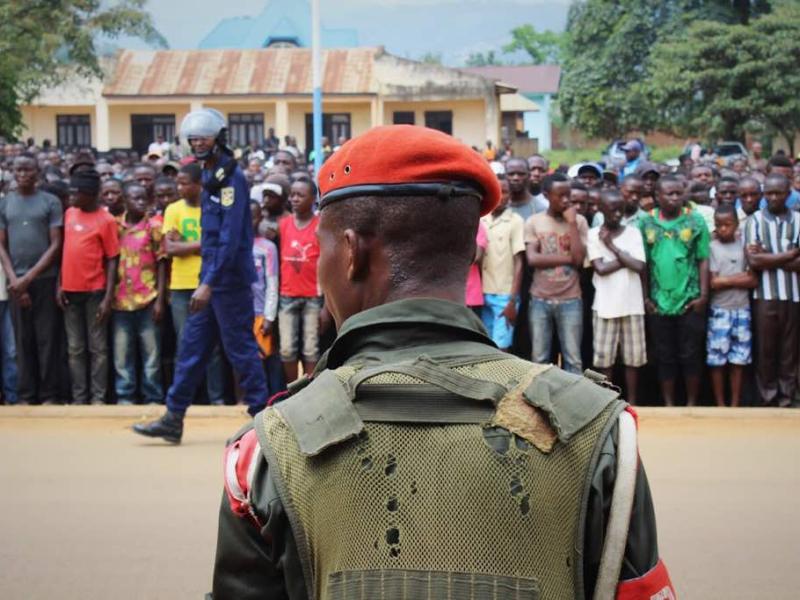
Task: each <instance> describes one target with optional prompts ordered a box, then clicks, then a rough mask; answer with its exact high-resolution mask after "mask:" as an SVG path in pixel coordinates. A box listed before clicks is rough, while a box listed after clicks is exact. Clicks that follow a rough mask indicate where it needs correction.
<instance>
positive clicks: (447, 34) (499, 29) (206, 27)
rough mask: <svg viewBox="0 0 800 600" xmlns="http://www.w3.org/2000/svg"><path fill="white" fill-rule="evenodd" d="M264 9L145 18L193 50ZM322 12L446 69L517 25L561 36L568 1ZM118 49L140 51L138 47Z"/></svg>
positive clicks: (471, 1)
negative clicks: (224, 24) (224, 23)
mask: <svg viewBox="0 0 800 600" xmlns="http://www.w3.org/2000/svg"><path fill="white" fill-rule="evenodd" d="M267 2H268V0H235V1H234V2H229V3H224V4H223V3H220V2H219V1H218V0H171V1H170V2H163V1H161V0H150V1H149V2H148V4H147V10H149V11H150V13H151V14H152V15H153V20H154V22H155V25H156V28H157V29H158V30H159V31H160V32H161V34H162V35H163V36H164V37H165V38H166V39H167V42H168V43H169V46H170V48H177V49H186V48H196V47H197V45H198V43H199V42H200V40H201V39H202V38H203V37H205V36H206V34H207V33H208V32H210V31H211V30H212V29H213V28H214V26H215V25H216V24H217V23H218V22H219V21H220V20H221V19H223V18H226V17H239V16H253V15H256V14H258V13H260V12H261V10H262V9H263V8H264V6H265V5H266V3H267ZM320 4H321V10H322V22H323V24H324V25H325V26H326V27H330V28H353V29H356V30H357V31H358V35H359V41H360V44H361V45H362V46H381V45H382V46H385V47H386V49H387V50H388V51H389V52H391V53H393V54H396V55H398V56H403V57H408V58H418V57H420V56H422V55H423V54H425V53H426V52H432V53H434V54H441V55H442V58H443V59H444V62H445V63H446V64H450V65H458V64H463V61H464V60H465V59H466V57H467V56H468V55H469V54H470V52H481V51H484V52H485V51H487V50H492V49H494V50H499V49H500V47H501V46H502V45H503V44H505V43H507V42H508V41H509V39H510V36H509V31H510V30H511V29H512V28H514V27H515V26H517V25H522V24H525V23H531V24H533V25H534V26H535V27H536V28H537V29H540V30H546V29H551V30H554V31H560V30H563V29H564V26H565V24H566V16H567V9H568V7H569V4H570V0H460V1H459V0H439V1H434V0H320ZM221 7H224V11H220V8H221ZM118 44H119V45H120V46H123V47H127V48H144V47H146V46H145V45H144V44H143V43H142V42H139V41H137V40H120V41H119V42H118ZM510 58H511V59H512V60H513V59H515V58H516V59H520V58H522V57H521V56H517V57H510Z"/></svg>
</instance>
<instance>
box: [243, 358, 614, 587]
mask: <svg viewBox="0 0 800 600" xmlns="http://www.w3.org/2000/svg"><path fill="white" fill-rule="evenodd" d="M616 397H617V394H616V392H614V391H612V390H609V389H607V388H604V387H601V386H598V385H595V384H594V383H593V382H592V381H590V380H589V379H587V378H584V377H579V376H575V375H569V374H567V373H564V372H563V371H560V370H559V369H556V368H553V367H549V366H545V365H535V364H531V363H529V362H526V361H523V360H520V359H517V358H514V357H511V356H509V355H508V354H501V353H496V354H490V355H484V356H481V357H473V358H472V359H471V361H464V360H455V361H454V360H449V361H442V360H434V359H431V358H429V357H427V356H422V357H419V358H418V359H416V360H412V361H407V362H401V363H394V364H391V365H379V366H377V367H367V366H360V368H358V367H353V366H349V365H346V366H344V367H341V368H339V369H336V370H334V371H324V372H323V373H322V374H321V375H320V376H319V377H317V378H316V379H315V380H314V382H313V383H312V384H311V385H309V386H308V387H306V388H305V389H303V390H302V391H301V392H299V393H298V394H296V395H295V396H292V397H291V398H289V399H288V400H287V401H286V402H284V403H281V404H279V405H276V406H275V407H272V408H270V409H268V410H266V411H264V412H263V413H262V417H261V418H260V420H259V421H258V423H257V426H256V430H257V432H258V435H259V439H260V441H261V446H262V449H263V451H264V454H265V456H266V458H267V460H268V462H269V466H270V472H271V473H272V475H273V477H274V478H275V481H276V485H277V487H278V490H279V493H280V496H281V500H282V502H283V504H284V507H285V509H286V512H287V514H288V516H289V520H290V523H291V526H292V531H293V534H294V537H295V539H296V541H297V546H298V552H299V555H300V558H301V561H302V563H303V570H304V575H305V579H306V589H307V590H308V594H309V598H311V599H317V600H345V599H346V600H354V599H355V600H359V599H360V600H376V599H382V600H400V599H409V600H433V599H443V598H452V599H474V600H483V599H486V600H507V599H508V600H510V599H514V600H535V599H538V598H547V599H555V598H564V599H567V598H569V599H572V598H582V597H583V564H582V560H581V557H582V552H583V532H584V521H585V511H586V504H587V501H588V490H589V483H590V479H591V475H592V472H593V470H594V465H595V464H596V461H597V458H598V454H599V449H600V446H601V441H602V439H603V438H604V436H605V435H606V434H607V433H608V431H609V430H610V427H611V426H612V425H613V423H614V422H615V421H616V417H617V416H618V414H619V412H620V411H621V410H622V408H623V406H624V403H622V402H619V401H615V399H616Z"/></svg>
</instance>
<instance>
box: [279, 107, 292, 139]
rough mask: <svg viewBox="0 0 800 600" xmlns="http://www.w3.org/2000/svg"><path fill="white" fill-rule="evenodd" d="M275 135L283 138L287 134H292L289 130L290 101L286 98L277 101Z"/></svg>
mask: <svg viewBox="0 0 800 600" xmlns="http://www.w3.org/2000/svg"><path fill="white" fill-rule="evenodd" d="M275 135H277V136H278V139H281V140H282V139H283V138H284V137H285V136H287V135H292V132H291V131H289V102H287V101H286V100H278V101H277V102H275Z"/></svg>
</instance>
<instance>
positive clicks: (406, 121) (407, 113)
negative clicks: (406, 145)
mask: <svg viewBox="0 0 800 600" xmlns="http://www.w3.org/2000/svg"><path fill="white" fill-rule="evenodd" d="M392 123H393V124H395V125H416V116H415V115H414V111H413V110H396V111H394V113H393V114H392Z"/></svg>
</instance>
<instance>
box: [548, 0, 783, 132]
mask: <svg viewBox="0 0 800 600" xmlns="http://www.w3.org/2000/svg"><path fill="white" fill-rule="evenodd" d="M771 4H774V3H770V2H769V1H767V0H705V1H704V0H620V1H618V2H607V1H606V0H582V1H578V2H576V3H574V4H573V5H572V6H571V7H570V11H569V16H568V19H567V33H568V37H567V45H566V52H565V55H566V56H565V59H564V61H563V76H562V80H561V89H560V91H559V106H560V109H561V112H562V115H563V116H564V118H565V120H566V121H567V122H568V123H569V124H570V125H572V126H574V127H576V128H578V129H580V130H581V131H583V132H584V133H586V134H587V135H590V136H597V137H606V138H613V137H619V136H621V135H624V134H625V133H626V132H628V131H630V130H632V129H640V130H643V131H648V130H651V129H653V128H654V127H656V126H665V125H666V126H669V125H670V124H671V123H670V120H669V118H668V114H667V113H666V112H665V111H660V110H658V106H657V105H656V104H654V98H655V94H653V93H652V91H651V90H652V88H653V87H654V84H653V82H652V81H651V78H652V77H655V76H656V74H655V69H657V68H661V67H666V66H667V65H665V63H663V62H661V61H660V62H659V63H658V65H659V66H658V67H655V66H654V65H653V64H651V63H652V61H651V53H652V51H653V49H654V48H656V47H659V46H660V45H661V44H669V43H670V40H676V39H679V38H680V37H681V36H682V35H684V34H685V33H686V31H687V29H689V28H691V27H692V24H693V23H697V22H698V21H708V22H712V23H716V24H717V25H718V26H719V27H722V28H728V27H737V26H738V27H742V28H747V27H748V24H750V23H753V22H755V21H756V20H757V17H759V16H761V15H763V14H765V13H768V12H769V11H770V10H771V8H772V6H771ZM730 53H732V54H735V52H730ZM723 64H724V63H723ZM669 68H670V69H672V71H674V70H675V69H676V68H680V67H678V66H677V65H672V66H670V67H669ZM720 70H723V69H720Z"/></svg>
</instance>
